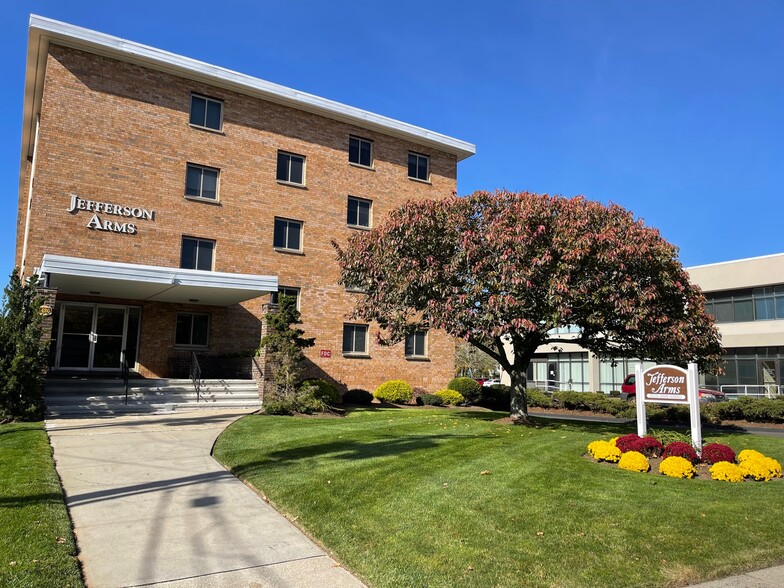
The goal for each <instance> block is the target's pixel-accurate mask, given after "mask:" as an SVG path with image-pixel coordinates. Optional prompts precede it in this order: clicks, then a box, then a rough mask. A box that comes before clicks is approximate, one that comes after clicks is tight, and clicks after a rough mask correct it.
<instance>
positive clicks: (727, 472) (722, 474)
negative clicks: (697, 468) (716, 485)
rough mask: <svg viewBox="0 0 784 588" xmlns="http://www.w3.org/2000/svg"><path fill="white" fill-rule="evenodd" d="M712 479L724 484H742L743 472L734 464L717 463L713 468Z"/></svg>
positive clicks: (711, 471) (711, 470)
mask: <svg viewBox="0 0 784 588" xmlns="http://www.w3.org/2000/svg"><path fill="white" fill-rule="evenodd" d="M710 475H711V478H713V479H714V480H719V481H722V482H742V481H743V470H741V469H740V467H739V466H738V465H736V464H734V463H729V462H727V461H717V462H716V463H714V464H713V465H712V466H711V469H710Z"/></svg>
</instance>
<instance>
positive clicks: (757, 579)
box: [692, 566, 784, 588]
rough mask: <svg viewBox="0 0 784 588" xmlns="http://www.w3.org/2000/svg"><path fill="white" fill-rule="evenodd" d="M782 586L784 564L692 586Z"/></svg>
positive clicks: (772, 587) (729, 587) (751, 587)
mask: <svg viewBox="0 0 784 588" xmlns="http://www.w3.org/2000/svg"><path fill="white" fill-rule="evenodd" d="M782 586H784V566H777V567H775V568H767V569H764V570H757V571H755V572H747V573H745V574H740V575H739V576H732V577H730V578H722V579H721V580H713V581H712V582H704V583H702V584H693V586H692V588H781V587H782Z"/></svg>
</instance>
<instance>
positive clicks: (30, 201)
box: [19, 114, 41, 277]
mask: <svg viewBox="0 0 784 588" xmlns="http://www.w3.org/2000/svg"><path fill="white" fill-rule="evenodd" d="M40 127H41V115H40V114H38V115H36V117H35V139H34V142H33V161H32V164H31V165H30V185H29V186H28V190H27V213H26V215H25V229H24V239H23V241H22V264H21V266H22V267H21V269H20V272H19V276H20V277H23V276H24V271H25V262H26V260H27V238H28V236H29V234H30V212H31V209H32V208H33V183H34V182H35V159H36V155H37V154H38V129H39V128H40Z"/></svg>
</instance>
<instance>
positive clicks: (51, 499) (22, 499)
mask: <svg viewBox="0 0 784 588" xmlns="http://www.w3.org/2000/svg"><path fill="white" fill-rule="evenodd" d="M41 504H55V505H58V504H60V505H61V504H63V496H62V494H57V493H55V492H46V493H44V494H31V495H29V496H0V508H25V507H28V506H38V505H41Z"/></svg>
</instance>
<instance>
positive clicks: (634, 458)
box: [618, 451, 651, 472]
mask: <svg viewBox="0 0 784 588" xmlns="http://www.w3.org/2000/svg"><path fill="white" fill-rule="evenodd" d="M618 467H619V468H620V469H622V470H629V471H630V472H647V471H648V470H650V469H651V464H649V463H648V459H647V458H646V457H645V456H644V455H643V454H642V453H640V452H639V451H627V452H626V453H624V454H623V455H621V459H620V461H618Z"/></svg>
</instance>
